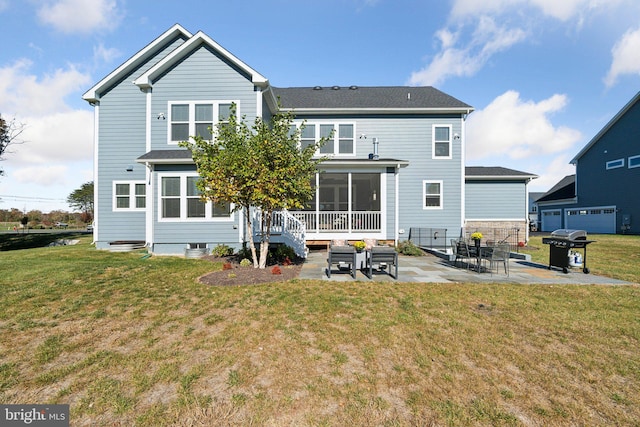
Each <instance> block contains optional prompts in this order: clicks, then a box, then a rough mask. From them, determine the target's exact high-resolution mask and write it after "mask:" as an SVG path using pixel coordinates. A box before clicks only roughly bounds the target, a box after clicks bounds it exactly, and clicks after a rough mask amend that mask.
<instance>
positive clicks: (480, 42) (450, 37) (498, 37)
mask: <svg viewBox="0 0 640 427" xmlns="http://www.w3.org/2000/svg"><path fill="white" fill-rule="evenodd" d="M526 35H527V34H526V32H525V31H524V30H522V29H519V28H507V27H504V26H503V27H500V26H498V25H496V23H495V21H494V20H493V19H492V18H490V17H487V16H483V17H481V18H480V19H479V20H478V22H477V26H476V28H475V30H474V32H473V35H472V36H471V37H470V38H469V44H468V45H467V46H463V47H456V43H457V42H458V40H459V39H460V38H461V37H460V33H459V32H458V33H453V32H451V31H449V30H448V29H442V30H440V31H438V32H437V33H436V37H437V38H438V39H439V41H440V45H441V50H440V52H439V53H438V54H437V55H436V56H435V58H434V59H433V60H432V61H431V63H430V64H429V65H428V66H427V67H425V68H423V69H422V70H420V71H416V72H413V73H412V74H411V77H410V78H409V84H411V85H420V86H430V85H437V84H439V83H441V82H442V81H444V80H445V79H446V78H448V77H450V76H471V75H473V74H475V73H477V72H478V70H480V69H481V68H482V67H483V66H484V65H485V64H486V62H487V61H488V60H489V58H491V56H493V55H495V54H496V53H498V52H500V51H503V50H506V49H508V48H509V47H511V46H512V45H514V44H516V43H519V42H521V41H522V40H524V39H525V38H526Z"/></svg>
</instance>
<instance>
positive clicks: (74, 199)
mask: <svg viewBox="0 0 640 427" xmlns="http://www.w3.org/2000/svg"><path fill="white" fill-rule="evenodd" d="M67 203H68V204H69V206H71V207H72V208H73V209H74V210H76V211H80V212H82V217H83V220H84V221H85V222H89V221H91V219H92V218H93V181H89V182H85V183H84V184H82V185H81V186H80V188H78V189H76V190H74V191H73V192H72V193H71V194H69V196H68V197H67Z"/></svg>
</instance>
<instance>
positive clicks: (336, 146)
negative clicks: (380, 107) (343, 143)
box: [293, 119, 373, 159]
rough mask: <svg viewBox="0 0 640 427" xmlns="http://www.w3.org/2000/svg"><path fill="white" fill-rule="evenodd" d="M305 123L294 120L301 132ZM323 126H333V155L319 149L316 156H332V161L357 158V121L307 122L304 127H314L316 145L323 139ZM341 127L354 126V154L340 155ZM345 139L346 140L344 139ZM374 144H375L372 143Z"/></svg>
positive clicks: (327, 120) (328, 120) (326, 120)
mask: <svg viewBox="0 0 640 427" xmlns="http://www.w3.org/2000/svg"><path fill="white" fill-rule="evenodd" d="M302 123H303V121H301V120H294V121H293V124H294V125H295V126H296V128H297V129H298V130H301V129H300V127H301V125H302ZM321 125H332V126H333V131H334V132H333V153H322V152H321V151H320V149H318V150H317V151H316V156H330V157H331V158H332V159H334V158H350V157H355V156H356V155H357V152H358V149H357V146H358V138H357V137H356V135H357V134H358V133H357V131H356V130H357V128H356V122H355V121H341V120H339V121H336V120H331V119H322V120H312V121H306V122H305V123H304V126H305V127H306V128H309V127H311V126H313V127H314V131H315V132H314V141H315V143H317V142H318V141H320V139H321V137H320V126H321ZM340 125H350V126H353V137H352V139H353V152H351V153H340V152H339V150H340ZM302 139H303V138H302V133H301V134H300V141H299V144H301V142H302ZM343 139H344V138H343ZM372 144H373V142H372ZM371 152H373V147H372V148H371Z"/></svg>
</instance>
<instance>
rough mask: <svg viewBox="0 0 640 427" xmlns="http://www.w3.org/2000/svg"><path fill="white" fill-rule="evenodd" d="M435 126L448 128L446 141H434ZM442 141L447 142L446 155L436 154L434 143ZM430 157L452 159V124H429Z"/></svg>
mask: <svg viewBox="0 0 640 427" xmlns="http://www.w3.org/2000/svg"><path fill="white" fill-rule="evenodd" d="M437 128H448V129H449V140H448V141H436V129H437ZM444 142H447V143H448V144H449V155H448V156H438V155H436V143H444ZM431 158H432V159H452V158H453V125H444V124H434V125H432V126H431Z"/></svg>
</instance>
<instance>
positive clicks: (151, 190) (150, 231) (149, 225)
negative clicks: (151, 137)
mask: <svg viewBox="0 0 640 427" xmlns="http://www.w3.org/2000/svg"><path fill="white" fill-rule="evenodd" d="M145 166H146V167H145V177H146V181H147V195H148V196H149V199H148V200H151V203H147V212H146V214H145V217H146V219H145V222H146V224H145V233H146V239H145V240H146V241H147V247H149V248H153V244H154V242H155V240H154V221H153V213H154V212H153V200H154V198H155V188H156V186H155V182H154V181H153V168H154V166H153V165H151V164H149V163H145Z"/></svg>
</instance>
